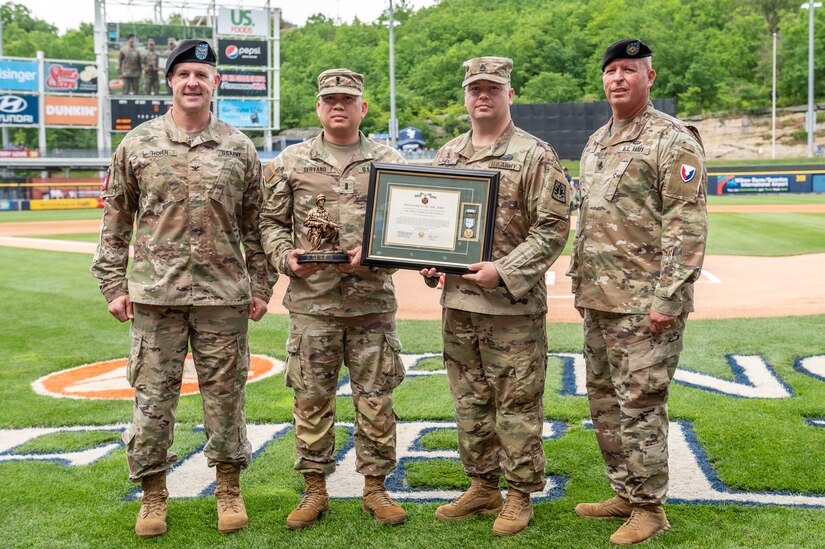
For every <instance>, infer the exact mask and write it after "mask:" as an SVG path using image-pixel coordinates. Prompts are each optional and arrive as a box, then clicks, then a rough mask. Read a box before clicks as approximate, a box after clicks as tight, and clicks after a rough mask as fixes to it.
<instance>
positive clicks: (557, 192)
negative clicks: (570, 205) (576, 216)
mask: <svg viewBox="0 0 825 549" xmlns="http://www.w3.org/2000/svg"><path fill="white" fill-rule="evenodd" d="M552 196H553V200H556V201H558V202H561V203H562V204H567V185H565V184H564V183H562V182H561V181H556V182H555V183H554V184H553V194H552Z"/></svg>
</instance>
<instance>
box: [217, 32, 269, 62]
mask: <svg viewBox="0 0 825 549" xmlns="http://www.w3.org/2000/svg"><path fill="white" fill-rule="evenodd" d="M268 61H269V56H268V55H267V45H266V42H264V41H263V40H226V39H222V40H218V63H219V64H220V65H247V66H253V67H266V66H267V65H268V64H269V63H268Z"/></svg>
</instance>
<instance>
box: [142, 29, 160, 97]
mask: <svg viewBox="0 0 825 549" xmlns="http://www.w3.org/2000/svg"><path fill="white" fill-rule="evenodd" d="M159 57H160V56H159V55H158V52H157V51H155V41H154V40H152V39H151V38H150V39H149V40H147V41H146V51H145V52H143V57H142V59H141V63H142V65H143V74H144V75H145V76H146V78H145V82H144V86H145V87H146V95H157V94H158V93H160V90H159V85H158V59H159Z"/></svg>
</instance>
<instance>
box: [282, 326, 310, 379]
mask: <svg viewBox="0 0 825 549" xmlns="http://www.w3.org/2000/svg"><path fill="white" fill-rule="evenodd" d="M301 335H302V334H301V333H300V332H290V334H289V338H288V339H287V341H286V352H287V358H286V371H285V373H284V382H285V383H286V386H287V387H291V388H293V389H295V390H296V391H306V384H305V383H304V376H303V374H302V373H301V372H302V368H301V363H302V362H303V361H302V360H301Z"/></svg>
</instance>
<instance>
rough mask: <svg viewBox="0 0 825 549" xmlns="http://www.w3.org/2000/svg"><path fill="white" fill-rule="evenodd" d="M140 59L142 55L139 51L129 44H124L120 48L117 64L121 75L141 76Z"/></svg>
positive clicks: (128, 76)
mask: <svg viewBox="0 0 825 549" xmlns="http://www.w3.org/2000/svg"><path fill="white" fill-rule="evenodd" d="M140 61H141V55H140V52H139V51H137V50H136V49H135V48H130V47H129V46H123V48H121V50H120V55H119V56H118V64H117V68H118V70H119V71H120V75H121V76H125V77H127V78H130V77H133V76H140Z"/></svg>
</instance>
